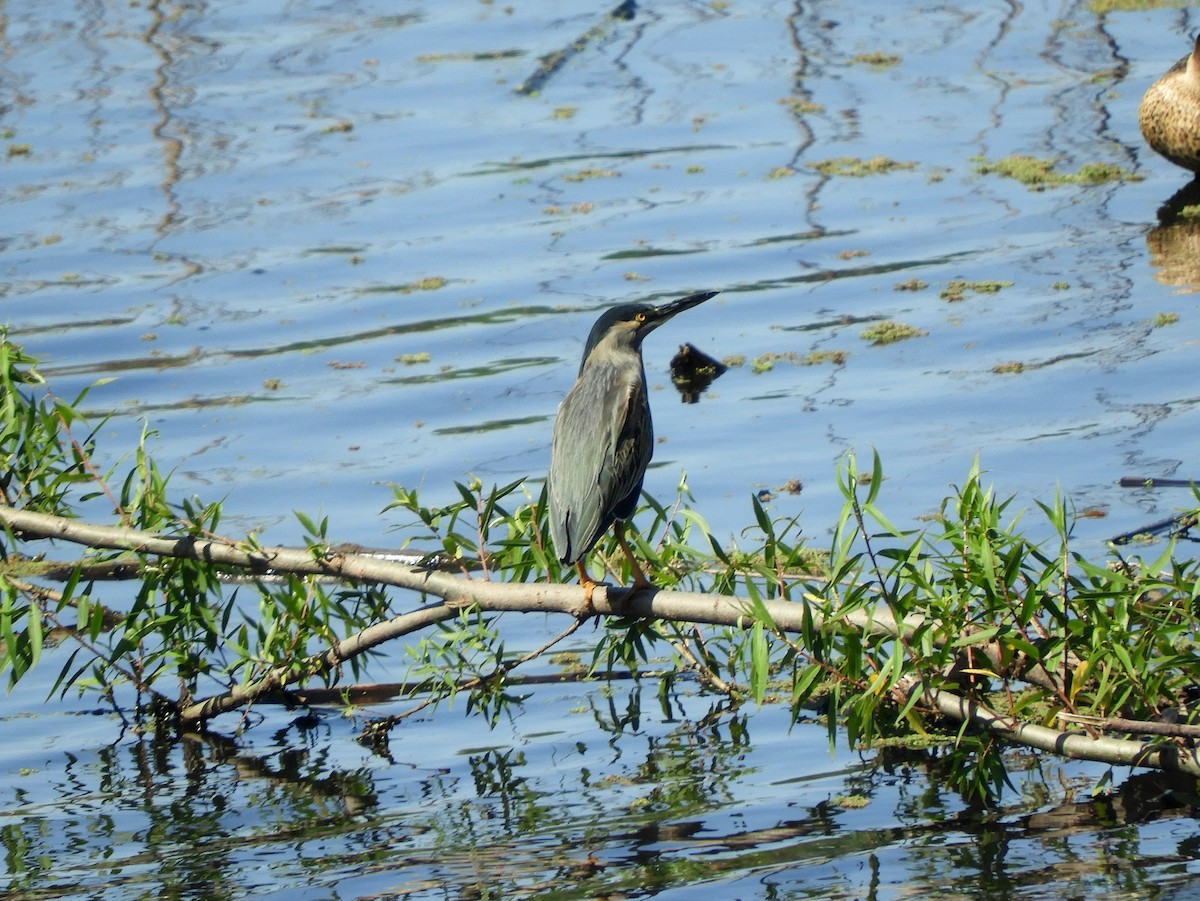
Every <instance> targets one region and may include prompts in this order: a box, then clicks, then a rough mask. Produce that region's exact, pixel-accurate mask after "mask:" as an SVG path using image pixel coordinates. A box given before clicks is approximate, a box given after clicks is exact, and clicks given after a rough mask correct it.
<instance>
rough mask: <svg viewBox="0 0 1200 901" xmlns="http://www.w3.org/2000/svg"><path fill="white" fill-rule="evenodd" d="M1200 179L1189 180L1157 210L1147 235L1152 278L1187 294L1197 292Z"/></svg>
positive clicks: (1199, 284)
mask: <svg viewBox="0 0 1200 901" xmlns="http://www.w3.org/2000/svg"><path fill="white" fill-rule="evenodd" d="M1198 211H1200V178H1197V179H1194V180H1192V181H1190V182H1188V183H1187V184H1186V185H1185V186H1184V187H1183V188H1181V189H1180V190H1178V191H1176V192H1175V194H1174V196H1173V197H1171V199H1170V200H1168V201H1167V202H1166V203H1164V204H1163V205H1162V206H1161V207H1159V209H1158V222H1159V224H1158V227H1157V228H1153V229H1151V230H1150V232H1149V233H1148V234H1147V235H1146V246H1147V248H1148V249H1149V251H1150V265H1151V266H1153V267H1154V268H1155V269H1156V270H1157V271H1156V272H1155V273H1154V278H1155V280H1156V281H1158V282H1159V283H1161V284H1164V285H1175V286H1176V287H1179V288H1182V289H1183V290H1184V292H1186V293H1192V292H1195V291H1200V217H1198V216H1197V215H1195V214H1196V213H1197V212H1198Z"/></svg>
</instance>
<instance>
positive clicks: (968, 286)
mask: <svg viewBox="0 0 1200 901" xmlns="http://www.w3.org/2000/svg"><path fill="white" fill-rule="evenodd" d="M1012 286H1013V282H1009V281H998V280H983V281H967V280H966V279H961V278H956V279H951V280H950V282H949V283H947V285H946V287H945V288H943V289H942V290H941V291H940V292H939V293H938V297H940V298H942V300H948V301H950V302H951V303H957V302H958V301H960V300H964V299H965V298H966V295H967V292H968V291H972V292H974V293H975V294H995V293H996V292H997V291H1000V290H1001V289H1003V288H1011V287H1012Z"/></svg>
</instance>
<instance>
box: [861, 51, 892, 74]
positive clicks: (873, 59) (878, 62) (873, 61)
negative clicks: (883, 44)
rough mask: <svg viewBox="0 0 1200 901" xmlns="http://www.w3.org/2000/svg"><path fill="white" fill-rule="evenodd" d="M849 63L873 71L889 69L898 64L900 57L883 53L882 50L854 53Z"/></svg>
mask: <svg viewBox="0 0 1200 901" xmlns="http://www.w3.org/2000/svg"><path fill="white" fill-rule="evenodd" d="M850 62H852V63H858V64H860V65H865V66H870V67H871V68H873V69H890V68H891V67H892V66H897V65H899V64H900V56H899V55H898V54H895V53H884V52H883V51H882V50H872V51H869V52H867V53H856V54H854V56H852V57H851V58H850Z"/></svg>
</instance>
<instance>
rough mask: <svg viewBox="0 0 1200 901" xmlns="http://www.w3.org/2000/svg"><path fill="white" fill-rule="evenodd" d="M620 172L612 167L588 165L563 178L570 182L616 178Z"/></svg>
mask: <svg viewBox="0 0 1200 901" xmlns="http://www.w3.org/2000/svg"><path fill="white" fill-rule="evenodd" d="M620 174H621V173H620V172H615V171H613V170H612V169H600V168H597V167H587V168H584V169H580V170H579V171H578V172H568V173H567V174H566V175H564V176H563V177H562V180H563V181H570V182H581V181H591V180H593V179H596V178H616V177H617V176H619V175H620Z"/></svg>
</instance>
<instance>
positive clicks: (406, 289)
mask: <svg viewBox="0 0 1200 901" xmlns="http://www.w3.org/2000/svg"><path fill="white" fill-rule="evenodd" d="M449 283H450V282H449V280H447V279H445V278H442V276H440V275H431V276H427V277H426V278H419V279H417V280H416V281H412V282H402V283H400V284H395V285H373V286H371V287H370V288H363V289H362V293H363V294H414V293H416V292H417V291H438V290H440V289H442V288H444V287H446V285H448V284H449Z"/></svg>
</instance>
